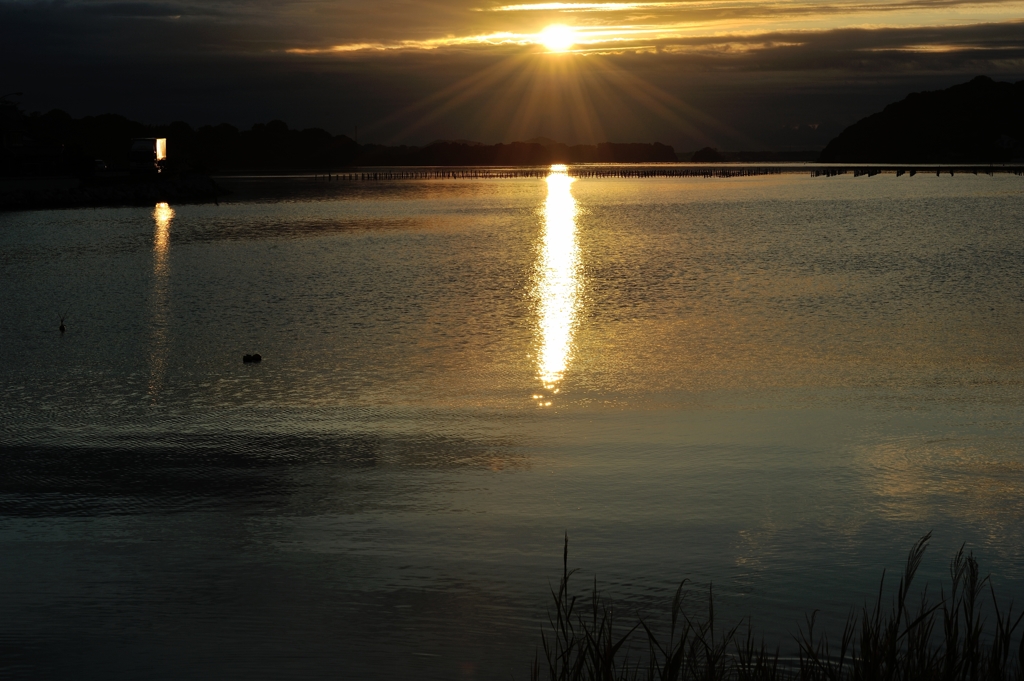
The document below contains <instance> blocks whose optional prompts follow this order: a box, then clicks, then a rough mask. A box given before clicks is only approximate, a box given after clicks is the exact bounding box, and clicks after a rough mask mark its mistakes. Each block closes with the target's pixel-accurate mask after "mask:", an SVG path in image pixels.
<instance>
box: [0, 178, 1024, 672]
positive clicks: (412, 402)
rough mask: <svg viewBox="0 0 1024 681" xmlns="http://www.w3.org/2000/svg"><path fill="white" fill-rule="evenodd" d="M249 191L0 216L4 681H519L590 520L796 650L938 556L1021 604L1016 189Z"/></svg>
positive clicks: (646, 597) (624, 185)
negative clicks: (807, 616) (977, 567)
mask: <svg viewBox="0 0 1024 681" xmlns="http://www.w3.org/2000/svg"><path fill="white" fill-rule="evenodd" d="M229 182H230V187H231V188H232V189H233V192H234V193H233V194H232V195H231V197H230V200H228V201H225V202H222V203H221V204H220V205H170V206H166V205H161V206H157V207H154V208H117V209H85V210H65V211H37V212H23V213H7V214H2V215H0V348H2V349H3V354H4V360H3V363H2V365H0V450H2V451H0V455H2V458H0V545H2V547H3V550H2V553H0V566H2V575H3V579H2V580H0V604H2V612H3V615H4V616H3V618H2V623H0V668H2V669H3V675H4V676H5V677H12V678H30V677H32V678H38V677H41V676H48V677H62V678H71V677H73V678H103V679H118V678H125V679H127V678H139V677H147V678H167V679H173V678H182V677H186V676H187V677H190V678H223V677H225V676H239V677H241V676H244V677H248V678H268V679H270V678H272V679H280V678H290V677H296V678H328V677H330V678H338V677H339V676H341V677H345V676H352V677H358V678H381V679H383V678H395V677H396V676H401V677H403V678H424V679H428V678H431V679H432V678H496V677H503V678H507V677H508V676H509V675H510V674H511V675H514V676H515V677H516V678H523V677H526V676H527V670H528V663H529V661H530V660H531V659H532V657H533V653H534V647H535V644H536V643H537V641H538V640H539V639H538V631H539V627H540V625H541V623H542V621H543V620H544V615H545V608H546V605H547V598H548V596H547V589H548V586H549V584H550V583H551V582H552V581H554V580H556V579H557V576H558V574H559V569H560V559H561V548H562V547H561V541H562V536H563V533H564V532H568V533H569V535H570V541H571V546H570V551H571V557H570V561H571V563H572V564H573V565H576V566H580V567H582V568H583V570H582V572H581V573H580V584H579V586H580V587H581V588H585V586H586V584H587V583H588V581H589V580H590V579H592V577H593V576H594V575H595V574H596V575H597V576H598V578H599V580H600V581H601V584H602V585H603V586H604V588H605V591H606V593H607V595H608V596H609V597H610V598H612V599H613V600H614V601H615V602H616V603H618V604H619V605H620V607H621V608H623V609H625V611H626V612H632V611H633V610H635V609H640V610H641V611H643V612H646V613H651V614H654V613H657V612H659V611H661V610H664V609H666V607H667V606H666V602H667V600H668V599H669V598H670V597H671V592H672V591H673V590H674V587H675V585H676V584H677V583H678V580H681V579H682V578H684V577H687V578H690V579H691V580H693V582H694V584H695V588H696V589H698V590H703V589H704V588H706V586H707V584H708V583H709V582H710V581H714V585H715V593H716V597H717V599H718V602H719V607H720V616H727V617H731V618H739V617H742V616H746V615H750V616H751V617H752V619H753V621H754V624H755V626H757V627H758V628H759V629H761V630H762V631H764V632H765V634H766V635H767V636H769V638H770V639H771V640H778V641H782V642H783V644H784V645H788V644H787V643H786V641H787V640H789V639H787V636H789V635H790V634H792V633H794V632H795V631H796V627H797V625H798V624H799V623H800V622H801V621H802V617H803V614H804V613H805V612H807V611H809V610H811V609H813V608H820V609H821V610H822V612H823V617H825V618H826V619H829V618H831V620H833V621H834V620H835V619H838V618H841V617H842V616H844V615H845V614H846V612H847V610H848V608H849V607H851V606H856V605H859V604H860V603H861V602H862V601H863V599H865V598H868V597H871V596H872V594H873V593H875V591H876V589H877V579H878V577H879V576H880V574H881V570H882V568H883V567H890V568H895V567H898V566H899V563H900V562H901V561H902V560H903V558H904V556H905V552H906V550H907V549H908V548H909V546H910V544H911V543H912V541H913V540H915V539H916V538H917V537H919V536H921V535H922V534H924V533H925V532H927V531H929V530H934V532H935V538H934V541H933V545H932V547H931V549H930V553H929V559H928V561H927V562H926V564H925V566H924V573H925V574H924V575H923V576H924V577H925V578H927V579H930V580H931V581H932V582H933V584H935V585H937V584H938V580H939V579H941V578H942V577H943V576H944V575H945V566H946V562H947V561H948V559H949V557H950V556H951V554H952V551H953V550H954V549H955V548H956V547H958V546H959V545H960V544H961V543H962V542H967V544H968V546H969V547H970V548H972V549H973V550H975V551H976V553H977V554H978V555H979V556H980V558H981V561H982V566H983V569H986V570H989V571H991V572H992V573H993V578H994V581H995V584H996V586H997V588H998V589H999V590H1000V591H1001V592H1002V593H1004V594H1005V595H1006V596H1007V598H1009V597H1016V598H1017V600H1018V601H1020V600H1021V598H1022V597H1024V567H1022V566H1024V560H1022V559H1024V544H1022V541H1021V540H1022V534H1024V444H1022V443H1024V440H1022V437H1021V436H1022V425H1024V424H1022V421H1024V418H1022V405H1024V392H1022V379H1024V371H1022V369H1024V366H1022V350H1024V348H1022V343H1024V342H1022V340H1021V339H1022V338H1024V287H1022V286H1024V242H1022V237H1021V233H1020V225H1021V224H1024V184H1022V182H1021V179H1020V178H1017V177H1014V176H995V177H985V176H982V177H975V176H964V175H960V176H957V177H955V178H950V177H941V178H939V177H931V176H920V177H914V178H909V177H901V178H896V177H894V176H885V175H882V176H877V177H874V178H866V177H862V178H852V177H849V176H844V177H837V178H809V177H804V176H798V175H777V176H764V177H753V178H732V179H681V178H665V179H644V180H635V179H633V180H626V179H575V180H574V179H572V178H570V177H568V176H567V175H566V174H564V172H562V171H561V170H560V169H558V168H555V169H553V171H552V173H551V175H550V176H549V177H548V178H546V179H543V178H537V179H522V180H511V179H507V180H465V181H455V180H444V181H442V180H436V181H402V182H392V183H370V182H367V183H358V182H356V183H340V182H334V183H323V182H319V183H314V182H312V181H311V180H309V179H291V180H288V179H275V180H240V179H235V180H230V181H229ZM65 310H67V317H66V325H67V332H66V333H64V334H63V335H62V334H60V333H59V332H58V330H57V326H58V324H59V319H58V315H59V314H60V313H63V312H64V311H65ZM252 352H259V353H261V354H262V355H263V357H264V358H265V359H264V361H263V362H262V363H260V364H243V363H242V362H241V357H242V355H243V354H247V353H252Z"/></svg>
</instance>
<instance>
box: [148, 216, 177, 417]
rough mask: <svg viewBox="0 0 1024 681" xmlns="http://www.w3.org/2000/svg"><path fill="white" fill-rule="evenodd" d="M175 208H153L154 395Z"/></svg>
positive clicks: (159, 382)
mask: <svg viewBox="0 0 1024 681" xmlns="http://www.w3.org/2000/svg"><path fill="white" fill-rule="evenodd" d="M173 221H174V209H173V208H171V207H170V206H168V205H167V204H166V203H158V204H156V206H155V207H154V208H153V297H152V315H153V316H152V329H153V332H152V338H151V340H150V354H149V394H150V396H153V397H155V396H156V394H157V393H159V392H160V389H161V388H162V387H163V382H164V374H165V373H166V369H167V280H168V277H169V275H170V271H169V267H168V262H167V256H168V252H169V250H170V245H171V222H173Z"/></svg>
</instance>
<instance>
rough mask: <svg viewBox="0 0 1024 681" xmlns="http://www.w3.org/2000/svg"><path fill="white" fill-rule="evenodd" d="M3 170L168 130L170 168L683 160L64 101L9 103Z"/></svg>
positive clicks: (78, 167) (658, 153) (648, 151)
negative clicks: (398, 137)
mask: <svg viewBox="0 0 1024 681" xmlns="http://www.w3.org/2000/svg"><path fill="white" fill-rule="evenodd" d="M0 104H2V108H0V130H2V131H3V145H2V148H0V173H2V174H5V175H8V176H10V175H55V174H74V175H86V174H92V173H95V172H99V171H102V170H103V169H104V167H105V168H106V169H108V170H112V171H117V170H124V169H127V167H128V150H129V146H130V140H131V139H132V138H136V137H166V138H167V151H168V167H170V168H172V169H177V170H189V171H198V172H217V171H221V172H223V171H232V170H242V171H261V170H321V171H322V170H331V169H337V168H343V167H346V166H366V165H544V164H549V163H587V162H613V163H630V162H657V161H669V162H673V161H675V160H676V155H675V151H674V150H673V149H672V147H670V146H667V145H664V144H657V143H656V144H598V145H577V146H571V147H570V146H567V145H565V144H557V143H555V144H548V145H541V144H532V143H522V142H513V143H512V144H495V145H483V144H474V143H462V142H435V143H433V144H430V145H427V146H425V147H413V146H396V147H388V146H383V145H377V144H364V145H359V144H356V142H355V141H354V140H352V139H351V138H349V137H347V136H345V135H331V134H330V133H329V132H327V131H326V130H322V129H320V128H306V129H304V130H293V129H290V128H289V127H288V125H287V124H286V123H284V122H283V121H278V120H274V121H270V122H269V123H265V124H263V123H260V124H257V125H254V126H252V128H251V129H249V130H239V129H238V128H236V127H235V126H233V125H228V124H226V123H222V124H221V125H214V126H210V125H207V126H203V127H200V128H193V127H192V126H190V125H189V124H187V123H184V122H181V121H176V122H174V123H170V124H168V125H145V124H143V123H139V122H137V121H132V120H129V119H127V118H125V117H124V116H118V115H115V114H104V115H101V116H86V117H84V118H72V117H71V116H70V115H68V114H67V113H65V112H64V111H61V110H58V109H55V110H53V111H50V112H49V113H45V114H39V113H33V114H24V113H23V112H21V111H20V110H19V109H18V108H17V107H16V106H15V105H14V104H12V103H6V102H4V103H0Z"/></svg>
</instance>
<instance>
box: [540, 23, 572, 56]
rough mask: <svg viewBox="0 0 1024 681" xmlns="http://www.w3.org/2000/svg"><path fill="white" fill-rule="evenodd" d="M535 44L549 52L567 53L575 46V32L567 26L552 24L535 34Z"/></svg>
mask: <svg viewBox="0 0 1024 681" xmlns="http://www.w3.org/2000/svg"><path fill="white" fill-rule="evenodd" d="M537 42H539V43H540V44H541V45H543V46H544V47H546V48H548V50H550V51H551V52H567V51H568V50H569V48H570V47H572V46H573V45H575V44H576V31H574V30H573V29H572V28H571V27H569V26H563V25H561V24H553V25H551V26H548V27H547V28H545V29H544V30H543V31H541V32H540V33H538V34H537Z"/></svg>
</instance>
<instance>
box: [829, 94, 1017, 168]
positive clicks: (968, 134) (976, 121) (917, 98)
mask: <svg viewBox="0 0 1024 681" xmlns="http://www.w3.org/2000/svg"><path fill="white" fill-rule="evenodd" d="M1022 157H1024V80H1022V81H1019V82H1017V83H999V82H996V81H994V80H992V79H991V78H987V77H985V76H978V77H977V78H975V79H974V80H972V81H970V82H968V83H962V84H960V85H954V86H953V87H951V88H948V89H946V90H936V91H934V92H914V93H912V94H910V95H908V96H907V98H906V99H904V100H902V101H899V102H895V103H893V104H890V105H889V106H887V107H885V109H884V110H882V111H880V112H879V113H876V114H872V115H871V116H868V117H867V118H864V119H862V120H860V121H858V122H856V123H854V124H853V125H851V126H850V127H848V128H846V130H843V132H841V133H840V134H839V135H838V136H837V137H836V138H835V139H833V140H832V141H831V142H829V143H828V145H827V146H826V147H825V149H824V150H823V151H822V152H821V156H820V157H819V158H818V161H820V162H823V163H1004V162H1008V161H1012V160H1014V159H1020V158H1022Z"/></svg>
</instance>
